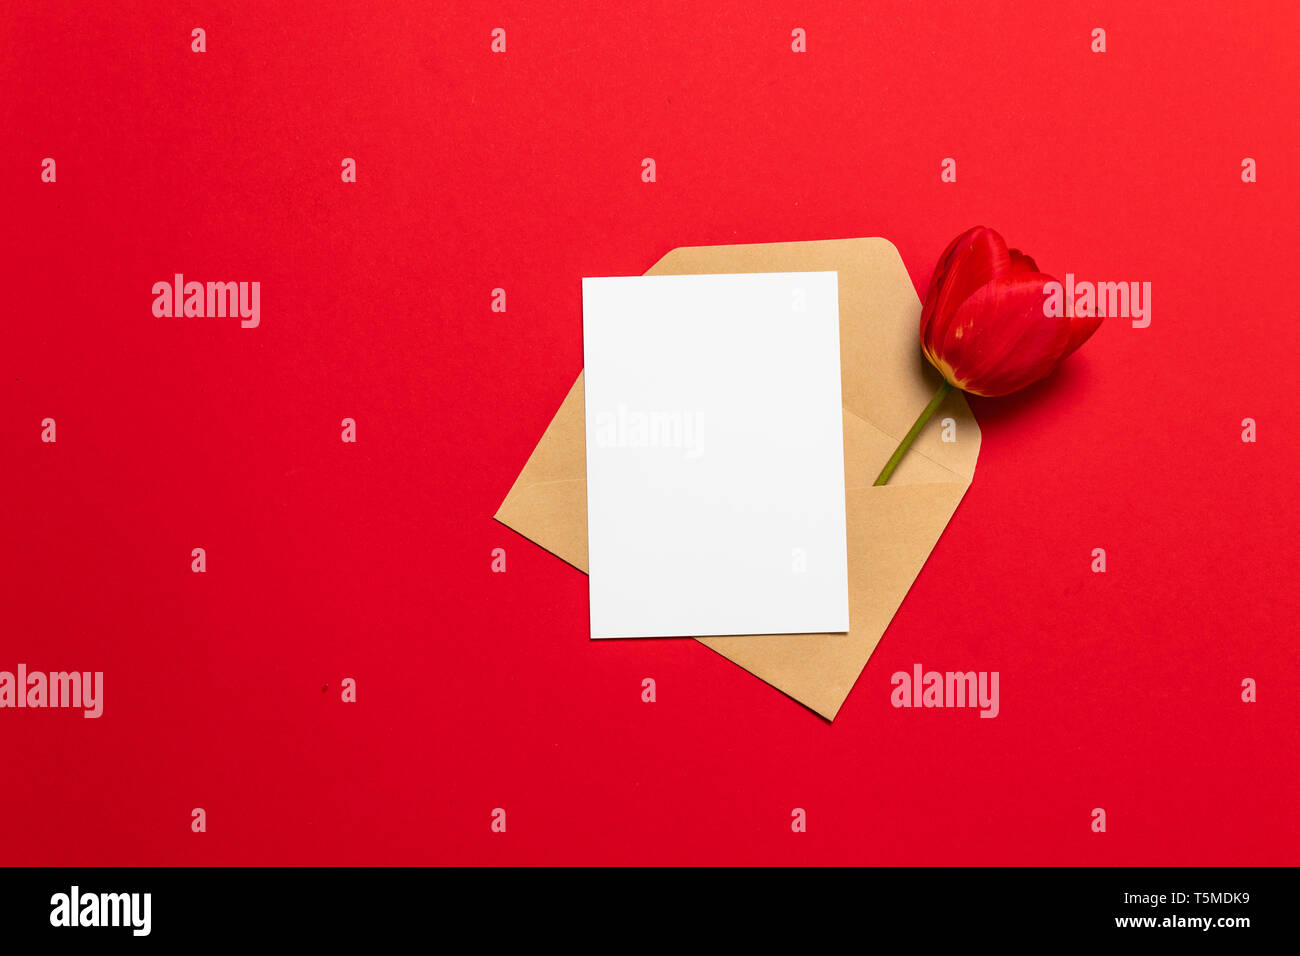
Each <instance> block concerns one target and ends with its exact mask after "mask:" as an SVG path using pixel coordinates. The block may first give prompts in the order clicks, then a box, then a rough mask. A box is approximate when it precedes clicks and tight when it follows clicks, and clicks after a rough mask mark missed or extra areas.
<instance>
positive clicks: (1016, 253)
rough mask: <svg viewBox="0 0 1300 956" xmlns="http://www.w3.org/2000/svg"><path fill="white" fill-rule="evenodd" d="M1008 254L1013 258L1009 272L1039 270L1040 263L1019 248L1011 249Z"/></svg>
mask: <svg viewBox="0 0 1300 956" xmlns="http://www.w3.org/2000/svg"><path fill="white" fill-rule="evenodd" d="M1007 256H1008V258H1010V260H1011V264H1010V268H1009V269H1008V270H1007V271H1008V272H1037V271H1038V264H1037V263H1035V262H1034V260H1033V259H1032V258H1031V257H1030V256H1028V255H1026V254H1025V253H1023V252H1021V251H1020V250H1019V249H1009V250H1008V251H1007Z"/></svg>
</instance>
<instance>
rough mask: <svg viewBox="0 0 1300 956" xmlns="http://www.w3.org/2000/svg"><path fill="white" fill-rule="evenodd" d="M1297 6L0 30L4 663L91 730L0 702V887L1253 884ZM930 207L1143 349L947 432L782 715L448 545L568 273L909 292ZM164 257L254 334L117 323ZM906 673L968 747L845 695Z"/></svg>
mask: <svg viewBox="0 0 1300 956" xmlns="http://www.w3.org/2000/svg"><path fill="white" fill-rule="evenodd" d="M195 27H202V28H204V29H205V30H206V35H207V52H206V53H201V54H199V53H193V52H191V30H192V29H194V28H195ZM496 27H502V28H504V29H505V30H506V31H507V52H506V53H504V54H494V53H492V52H491V50H490V42H491V31H492V30H493V28H496ZM796 27H800V28H803V29H805V30H806V31H807V37H808V39H807V47H808V49H807V52H806V53H804V54H796V53H793V52H792V51H791V47H790V44H791V30H792V29H794V28H796ZM1094 27H1103V28H1105V29H1106V31H1107V51H1106V52H1105V53H1104V54H1094V53H1092V52H1091V50H1090V45H1091V39H1090V33H1091V30H1092V29H1093V28H1094ZM1297 28H1300V15H1297V14H1296V12H1295V10H1294V9H1293V8H1291V7H1289V6H1287V5H1284V4H1280V3H1279V4H1237V5H1233V6H1232V7H1231V8H1228V7H1223V6H1222V5H1219V4H1208V3H1195V4H1187V3H1168V4H1159V5H1152V4H1143V5H1141V6H1140V7H1139V6H1138V5H1136V4H1134V5H1131V6H1130V5H1123V4H1114V3H1095V4H1089V5H1086V6H1083V7H1079V8H1077V9H1072V10H1071V11H1069V12H1068V13H1064V12H1061V11H1058V10H1056V9H1054V8H1051V7H1050V6H1044V5H1040V4H996V3H995V4H979V5H972V4H968V3H946V4H940V5H917V4H910V3H901V2H894V3H890V2H885V3H872V4H869V5H865V6H864V5H863V4H861V3H857V2H853V3H847V2H846V3H837V4H827V3H816V4H810V3H802V4H798V5H795V6H789V5H779V4H761V5H760V4H755V3H748V2H747V3H738V2H726V3H713V4H708V5H705V4H677V3H670V4H664V3H628V4H618V5H614V6H611V5H609V4H606V3H590V4H565V5H563V6H561V5H550V6H548V7H546V8H545V9H542V8H530V6H529V5H524V4H512V3H461V4H456V5H455V8H454V9H446V8H445V5H437V4H429V3H403V4H373V3H363V2H358V3H351V4H340V3H325V4H318V3H300V4H275V5H270V4H263V3H235V4H221V5H208V4H193V3H174V4H172V3H169V4H162V3H159V4H140V3H136V4H96V5H93V6H92V5H87V4H80V3H66V2H65V3H42V4H39V5H23V6H21V7H19V6H18V5H10V6H9V7H8V8H7V9H6V10H5V11H4V12H3V13H0V35H3V38H4V39H3V42H2V43H0V64H2V68H3V76H4V79H5V88H6V90H7V95H6V96H4V97H3V98H0V121H2V124H0V128H3V129H4V131H5V135H4V142H5V147H4V149H3V150H0V182H2V183H3V184H4V185H3V198H4V209H5V216H6V220H7V225H8V228H6V229H5V230H4V231H3V234H2V235H0V243H3V245H2V246H0V250H2V252H3V260H4V263H5V270H4V274H5V280H6V281H5V286H6V288H5V308H4V314H5V319H6V322H5V328H6V340H5V343H4V345H3V347H2V348H0V448H2V449H3V456H4V457H3V468H2V469H0V475H2V477H0V483H2V484H0V492H2V495H0V501H2V502H3V503H2V505H0V509H2V511H0V562H2V566H0V582H2V583H0V589H2V590H0V607H2V608H3V620H2V622H0V669H3V670H13V669H14V668H15V667H16V665H17V664H18V663H20V662H21V663H25V664H26V665H27V666H28V668H29V669H32V670H45V671H50V670H64V669H68V670H71V669H75V670H90V671H103V672H104V675H105V677H104V685H105V691H104V698H105V700H104V715H103V717H102V718H100V719H98V720H87V719H83V718H82V716H81V714H80V712H79V711H73V710H55V709H45V710H33V709H23V710H13V709H5V710H0V754H2V755H3V760H4V773H3V781H4V782H3V785H2V786H0V822H2V823H3V827H4V830H5V839H4V841H3V849H2V850H0V862H4V863H10V864H15V863H16V864H34V863H40V864H44V863H50V864H55V863H57V864H147V863H162V864H181V863H216V864H227V863H541V862H563V863H623V862H649V863H722V862H739V863H851V862H856V863H930V864H933V863H944V864H952V863H1049V864H1064V863H1080V864H1261V863H1275V864H1276V863H1294V862H1296V859H1297V850H1298V849H1300V825H1297V822H1296V815H1295V810H1294V808H1295V806H1296V805H1297V803H1298V802H1300V777H1298V775H1297V773H1296V767H1297V758H1298V757H1300V731H1298V729H1297V728H1298V727H1300V720H1298V718H1300V707H1298V706H1297V702H1296V687H1297V681H1298V679H1300V665H1297V663H1296V661H1297V652H1296V633H1295V631H1296V625H1295V621H1296V620H1297V617H1298V616H1300V614H1298V613H1297V612H1298V611H1300V598H1298V592H1297V589H1296V588H1295V586H1294V580H1295V568H1296V566H1297V562H1298V560H1300V553H1298V552H1300V545H1298V544H1297V540H1296V530H1297V526H1298V522H1297V518H1298V516H1300V515H1298V512H1300V508H1298V506H1297V504H1296V492H1295V483H1296V475H1297V472H1298V471H1300V455H1298V454H1297V450H1296V448H1297V445H1296V439H1295V431H1294V429H1295V428H1296V421H1295V420H1296V412H1295V408H1294V405H1295V399H1294V391H1295V385H1294V384H1293V380H1294V378H1295V375H1294V371H1295V366H1296V355H1297V347H1298V346H1300V323H1297V320H1296V316H1295V302H1296V296H1295V294H1294V291H1293V290H1292V289H1291V288H1290V286H1291V281H1292V273H1293V271H1294V270H1293V269H1292V268H1291V265H1292V261H1291V260H1292V258H1293V257H1294V255H1295V250H1296V248H1297V240H1298V239H1300V235H1298V233H1300V226H1297V223H1300V201H1298V193H1297V190H1296V188H1295V185H1294V167H1295V164H1296V162H1297V147H1298V146H1300V133H1297V127H1296V124H1295V122H1294V117H1295V116H1296V114H1297V112H1300V88H1298V87H1297V85H1296V83H1295V77H1294V55H1293V52H1294V51H1293V49H1292V47H1293V43H1292V38H1293V37H1294V36H1295V33H1296V31H1297ZM45 157H52V158H54V159H55V160H56V162H57V181H56V182H55V183H43V182H42V181H41V176H40V173H41V162H42V159H43V158H45ZM344 157H353V158H355V159H356V161H357V172H358V175H357V182H356V183H355V184H349V183H343V182H341V179H340V163H341V161H342V159H343V158H344ZM645 157H652V158H654V159H655V161H656V165H657V178H658V181H657V182H655V183H653V184H647V183H643V182H642V181H641V161H642V159H643V158H645ZM945 157H952V158H955V159H956V160H957V165H958V180H957V182H956V183H943V182H941V181H940V163H941V161H942V160H943V159H944V158H945ZM1245 157H1252V158H1254V159H1256V160H1257V162H1258V170H1259V172H1258V182H1257V183H1253V184H1247V183H1243V182H1242V180H1241V162H1242V159H1243V158H1245ZM976 223H984V224H987V225H990V226H993V227H994V228H997V229H998V230H1000V231H1001V232H1002V233H1003V234H1004V235H1005V236H1006V237H1007V240H1008V242H1009V243H1010V244H1011V245H1013V246H1018V247H1020V248H1022V249H1025V250H1027V251H1028V252H1030V253H1031V254H1032V255H1033V256H1034V257H1035V259H1036V260H1037V262H1038V264H1039V266H1040V267H1041V268H1042V269H1044V270H1045V271H1047V272H1049V273H1052V274H1055V275H1057V276H1058V277H1061V278H1064V275H1065V273H1066V272H1073V273H1075V275H1076V276H1077V277H1078V278H1079V279H1082V280H1090V281H1097V280H1106V281H1121V280H1122V281H1149V282H1151V283H1152V322H1151V325H1150V327H1149V328H1146V329H1134V328H1132V327H1131V325H1130V324H1129V323H1128V322H1126V321H1123V320H1114V321H1111V320H1108V321H1107V322H1106V323H1104V324H1103V327H1102V329H1101V330H1100V332H1099V333H1098V334H1097V335H1096V337H1095V338H1094V339H1093V340H1092V341H1090V342H1089V343H1088V344H1087V345H1086V346H1085V347H1084V348H1083V349H1082V350H1081V351H1080V352H1079V353H1077V354H1076V355H1075V356H1074V357H1073V358H1071V359H1070V360H1069V363H1068V365H1067V366H1066V367H1065V368H1064V369H1063V370H1062V371H1061V372H1060V373H1059V374H1058V375H1057V376H1055V378H1054V379H1052V380H1051V381H1049V382H1047V383H1045V384H1042V385H1040V386H1036V387H1033V388H1031V389H1029V390H1028V391H1026V392H1024V393H1021V394H1018V395H1015V396H1012V397H1010V398H1006V399H998V400H980V399H975V400H973V401H972V406H973V408H974V411H975V414H976V416H977V417H978V419H979V421H980V425H981V428H982V430H983V448H982V453H981V458H980V464H979V469H978V471H977V473H976V476H975V482H974V484H973V486H972V487H971V489H970V491H969V493H968V494H967V496H966V499H965V501H964V502H963V503H962V505H961V507H960V508H959V510H958V512H957V514H956V516H955V518H954V519H953V521H952V523H951V524H950V526H949V527H948V530H947V531H946V532H945V534H944V536H943V538H942V539H941V540H940V542H939V545H938V547H937V548H936V549H935V551H934V553H933V555H932V556H931V558H930V561H929V563H928V564H927V566H926V568H925V569H924V571H923V572H922V574H921V576H920V578H919V579H918V580H917V582H916V585H915V586H914V587H913V589H912V591H911V593H910V595H909V597H908V598H907V600H906V602H905V603H904V605H903V607H902V609H901V611H900V612H899V613H898V615H897V617H896V618H895V620H894V623H893V626H892V627H891V629H890V630H889V632H888V633H887V634H886V635H885V638H884V640H883V642H882V643H881V645H880V647H879V649H878V651H877V652H876V654H875V656H874V657H873V658H872V660H871V662H870V664H869V665H868V666H867V669H866V671H865V672H864V673H863V675H862V677H861V679H860V680H859V682H858V684H857V686H856V688H855V689H854V692H853V694H852V695H851V696H850V698H849V700H848V702H847V703H846V704H845V706H844V708H843V710H842V711H841V712H840V715H839V717H838V719H837V720H836V722H835V723H834V725H828V724H827V723H826V722H825V721H823V720H822V719H820V718H818V717H817V716H815V715H814V714H812V713H811V712H810V711H807V710H805V709H804V708H803V707H801V706H799V705H798V704H795V703H793V702H792V701H790V700H789V699H788V698H786V697H784V696H782V695H781V694H779V693H777V692H776V691H774V690H772V689H771V688H769V687H767V686H766V685H764V684H762V683H761V682H759V681H758V680H756V679H755V678H753V677H751V676H750V675H749V674H746V673H745V672H744V671H742V670H741V669H739V668H738V667H735V666H734V665H732V664H730V663H728V662H727V661H725V660H723V659H722V658H721V657H719V656H717V655H715V654H713V653H711V652H710V651H708V650H707V649H706V648H704V647H703V646H701V645H699V644H697V643H695V642H693V641H686V640H683V641H626V642H609V643H601V644H593V643H591V642H590V641H589V640H588V637H587V579H586V578H585V577H584V576H583V575H582V574H580V573H579V572H577V571H576V570H574V569H573V568H571V567H569V566H567V565H565V564H564V563H562V562H561V561H559V560H557V559H555V558H554V557H552V556H551V555H549V554H547V553H546V552H544V551H542V550H541V549H540V548H538V547H536V546H534V545H532V544H531V543H529V542H527V541H525V540H524V539H522V538H520V537H519V536H517V535H515V534H514V533H513V532H511V531H509V530H508V529H506V528H504V527H502V526H501V525H499V524H497V523H496V522H494V521H493V520H492V518H491V515H492V514H493V512H494V510H495V509H496V507H497V505H498V504H499V503H500V501H501V499H502V498H503V496H504V495H505V493H506V491H507V490H508V489H509V487H510V483H511V482H512V481H513V479H514V477H515V475H516V474H517V473H518V470H519V468H520V466H521V465H522V464H523V462H524V460H525V459H526V458H527V456H528V454H529V452H530V451H531V450H532V448H533V445H534V444H535V442H536V441H537V439H538V437H539V436H540V435H541V433H542V431H543V429H544V428H545V426H546V424H547V422H548V421H549V420H550V417H551V416H552V415H553V414H554V412H555V409H556V407H557V406H558V404H559V402H560V400H561V398H562V397H563V396H564V394H565V393H566V392H567V390H568V388H569V386H570V385H571V384H572V383H573V380H574V378H575V376H576V375H577V373H578V371H579V370H580V368H581V362H582V358H581V356H582V352H581V321H580V315H581V312H580V283H579V279H580V277H581V276H583V275H619V274H639V273H641V272H643V271H644V270H645V269H646V268H647V267H648V266H650V265H651V264H653V263H654V262H655V261H656V260H657V259H659V258H660V257H661V256H662V255H663V254H664V253H665V252H666V251H668V250H669V249H671V248H673V247H675V246H679V245H687V244H691V245H702V244H715V243H733V242H767V241H779V240H798V239H820V238H834V237H844V236H870V235H881V236H885V237H887V238H889V239H890V240H892V241H893V242H894V243H895V244H896V245H897V246H898V248H899V250H900V252H901V254H902V256H903V259H904V260H905V261H906V263H907V265H908V268H909V270H910V271H911V274H912V278H913V280H914V281H915V282H916V283H917V284H918V286H919V287H920V288H922V289H924V283H925V282H926V281H927V280H928V277H929V275H930V272H931V270H932V268H933V266H934V262H935V260H936V258H937V257H938V254H939V253H940V251H941V250H942V249H943V248H944V246H945V245H946V244H947V242H948V241H949V240H950V239H951V238H952V237H953V236H954V235H956V234H957V233H958V232H959V231H961V230H963V229H965V228H967V227H968V226H971V225H973V224H976ZM175 273H183V274H184V275H185V276H186V277H187V278H191V279H195V280H199V281H239V280H245V281H254V280H255V281H259V282H261V284H262V300H261V324H260V326H259V327H258V328H256V329H243V328H240V326H239V322H238V320H234V319H209V318H156V317H155V316H154V315H153V313H152V308H151V306H152V302H153V295H152V293H151V291H150V290H151V287H152V285H153V283H155V282H157V281H160V280H163V281H168V280H171V278H172V277H173V275H174V274H175ZM497 287H501V288H505V289H506V290H507V295H508V299H507V302H508V309H507V311H506V312H505V313H504V314H503V313H494V312H492V311H491V309H490V305H491V297H492V290H493V289H494V288H497ZM46 417H52V418H54V419H55V420H56V422H57V442H56V443H53V444H49V443H43V442H42V441H41V440H40V436H41V430H42V426H41V421H42V419H44V418H46ZM345 417H351V418H354V419H355V420H356V422H357V437H358V440H357V442H356V443H355V444H345V443H343V442H341V441H340V431H341V429H340V422H341V420H342V419H343V418H345ZM1246 417H1250V418H1254V419H1255V420H1256V421H1257V423H1258V441H1257V442H1256V443H1254V444H1246V443H1243V442H1242V441H1241V430H1242V425H1241V422H1242V419H1243V418H1246ZM195 547H202V548H205V549H206V551H207V562H208V570H207V572H206V573H204V574H195V573H192V572H191V570H190V562H191V557H190V553H191V550H192V549H193V548H195ZM498 547H501V548H505V549H506V552H507V561H508V564H507V568H508V569H507V572H506V573H504V574H500V573H492V571H491V560H492V559H491V555H492V550H493V549H494V548H498ZM1098 547H1101V548H1105V549H1106V552H1107V560H1108V570H1107V572H1106V573H1105V574H1094V573H1092V572H1091V571H1090V564H1091V561H1092V557H1091V555H1092V549H1094V548H1098ZM918 662H919V663H921V664H922V665H923V666H924V667H925V668H926V669H931V668H933V669H937V670H941V671H946V670H977V671H979V670H988V671H994V670H996V671H998V672H999V674H1000V675H1001V685H1000V686H1001V691H1000V693H1001V701H1000V714H999V716H998V717H997V718H996V719H992V720H988V719H980V718H978V716H977V712H976V711H974V710H958V709H951V710H949V709H933V710H925V709H922V710H914V709H895V708H893V707H892V706H891V705H890V690H891V687H890V675H891V674H892V673H894V672H895V671H899V670H907V671H910V670H911V668H912V666H913V664H914V663H918ZM347 677H350V678H353V679H355V681H356V683H357V701H356V703H354V704H353V703H344V702H343V701H342V700H341V699H340V692H339V688H340V682H341V681H342V680H343V679H344V678H347ZM646 677H652V678H654V680H655V681H656V682H657V701H656V702H655V703H653V704H646V703H643V702H642V700H641V681H642V679H643V678H646ZM1244 678H1253V679H1254V680H1255V681H1256V682H1257V684H1258V702H1257V703H1244V702H1243V701H1242V700H1241V682H1242V680H1243V679H1244ZM199 807H201V808H203V809H205V811H206V813H207V832H205V833H195V832H192V830H191V811H192V810H193V809H194V808H199ZM1098 807H1100V808H1104V809H1105V810H1106V812H1107V831H1106V832H1105V833H1095V832H1093V831H1092V828H1091V826H1090V824H1091V820H1092V817H1091V814H1092V811H1093V809H1094V808H1098ZM495 808H503V809H505V810H506V812H507V815H508V825H507V831H506V832H505V833H494V832H492V829H491V815H492V811H493V810H494V809H495ZM795 808H802V809H804V810H805V811H806V814H807V832H806V833H795V832H792V830H791V826H790V823H791V819H792V816H791V814H792V810H794V809H795Z"/></svg>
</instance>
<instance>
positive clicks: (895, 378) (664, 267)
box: [646, 238, 980, 484]
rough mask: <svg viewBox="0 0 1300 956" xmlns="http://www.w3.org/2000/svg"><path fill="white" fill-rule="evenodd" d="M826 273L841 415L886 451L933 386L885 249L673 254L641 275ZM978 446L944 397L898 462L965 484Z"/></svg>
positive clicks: (914, 304)
mask: <svg viewBox="0 0 1300 956" xmlns="http://www.w3.org/2000/svg"><path fill="white" fill-rule="evenodd" d="M832 270H833V271H835V272H838V273H839V294H840V362H841V366H842V369H841V375H842V388H843V396H844V398H843V400H844V407H845V408H846V409H848V410H849V411H851V412H853V413H854V414H855V415H857V416H858V417H859V418H861V419H863V420H864V421H866V422H869V423H870V424H871V425H873V426H875V427H876V428H877V429H879V430H880V431H881V432H882V433H883V434H884V435H886V436H888V437H889V438H891V439H892V440H893V442H894V444H895V445H896V444H897V443H898V441H899V440H900V439H901V438H902V437H903V436H904V435H906V434H907V431H908V429H909V428H911V427H912V423H913V422H914V421H915V420H916V416H917V415H918V414H920V412H921V410H922V409H924V408H925V406H926V405H927V404H928V403H929V401H930V398H931V397H932V396H933V395H934V392H935V389H937V388H938V387H939V383H940V381H941V379H940V378H939V375H938V373H937V372H935V371H934V369H933V368H931V367H930V364H929V363H928V362H926V361H925V358H924V357H923V356H922V354H921V348H920V344H919V341H918V335H919V325H920V317H921V301H920V299H918V298H917V295H916V290H915V289H914V288H913V286H912V280H911V277H910V276H908V274H907V268H906V266H904V265H903V260H902V258H901V257H900V256H899V254H898V250H897V249H896V248H894V244H893V243H892V242H890V241H889V240H887V239H881V238H871V239H825V240H819V241H816V242H768V243H756V244H746V245H735V246H679V247H678V248H676V249H674V250H672V252H669V253H668V254H667V255H666V256H664V257H663V258H662V259H660V260H659V261H658V262H656V263H655V264H654V266H652V267H651V268H650V269H649V271H648V272H647V273H646V275H680V274H708V273H736V272H823V271H832ZM945 417H947V418H951V419H952V420H953V425H954V428H953V429H952V430H953V432H955V434H954V436H953V437H954V438H955V440H952V441H943V440H942V433H943V424H942V422H943V419H944V418H945ZM979 446H980V432H979V425H977V424H976V423H975V417H974V416H973V415H972V414H971V413H970V408H969V406H967V404H966V399H965V396H964V395H962V394H961V393H960V392H956V391H954V392H953V393H952V394H951V395H949V396H948V399H947V401H946V402H945V403H944V406H943V407H942V408H941V409H940V414H938V415H936V416H935V417H934V419H932V420H931V422H930V425H929V426H928V427H927V428H926V430H925V431H924V432H922V434H921V435H920V437H918V438H917V440H916V443H915V444H914V445H913V446H912V449H911V451H910V452H909V453H908V455H909V457H912V456H916V455H923V456H925V457H926V458H928V459H930V460H931V461H932V462H934V463H935V464H938V465H940V466H941V467H943V468H944V469H945V470H946V471H947V472H950V473H951V474H953V475H955V476H958V477H960V478H962V479H964V480H965V481H967V482H970V481H971V480H972V479H973V478H974V476H975V462H976V459H977V458H978V457H979ZM888 457H889V454H888V453H886V454H885V457H884V458H883V459H881V460H880V461H879V462H878V463H875V468H876V469H877V470H879V468H881V467H882V466H883V465H884V464H885V460H887V459H888ZM904 461H906V459H904ZM908 472H909V473H907V474H905V473H903V471H902V469H901V468H900V470H899V472H897V473H896V474H895V477H894V478H893V480H892V482H891V483H898V484H907V483H909V482H911V481H918V480H920V481H925V480H928V479H927V478H923V477H920V474H919V472H918V471H917V470H916V469H915V468H912V469H909V470H908Z"/></svg>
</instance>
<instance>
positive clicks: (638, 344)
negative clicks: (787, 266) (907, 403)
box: [582, 272, 849, 638]
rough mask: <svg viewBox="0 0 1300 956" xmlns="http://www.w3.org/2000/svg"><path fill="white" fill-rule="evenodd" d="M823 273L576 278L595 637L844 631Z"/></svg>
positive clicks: (837, 416)
mask: <svg viewBox="0 0 1300 956" xmlns="http://www.w3.org/2000/svg"><path fill="white" fill-rule="evenodd" d="M836 280H837V276H836V273H834V272H783V273H762V274H748V275H680V276H635V277H616V278H598V279H583V280H582V325H583V351H584V358H585V373H584V376H585V379H586V402H587V410H586V411H587V419H586V423H587V436H586V437H587V537H588V544H589V555H590V565H589V566H590V573H591V580H590V587H591V636H592V637H593V638H606V637H681V636H690V637H703V636H707V635H714V634H799V633H817V632H839V631H847V630H848V627H849V598H848V556H847V553H846V543H845V526H844V434H843V418H842V412H841V400H840V332H839V299H838V290H837V281H836Z"/></svg>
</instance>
